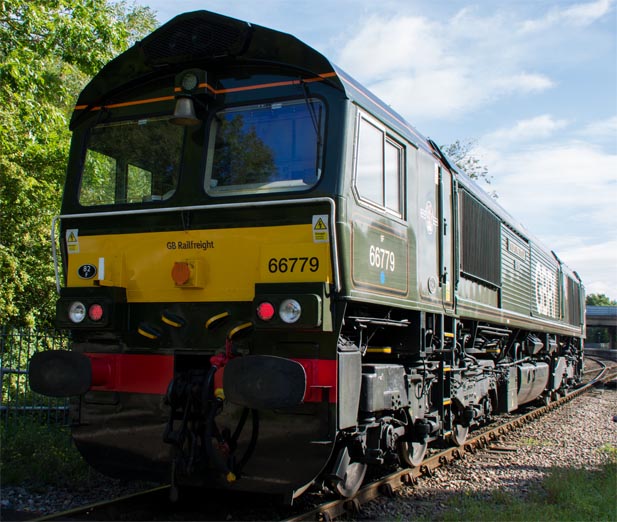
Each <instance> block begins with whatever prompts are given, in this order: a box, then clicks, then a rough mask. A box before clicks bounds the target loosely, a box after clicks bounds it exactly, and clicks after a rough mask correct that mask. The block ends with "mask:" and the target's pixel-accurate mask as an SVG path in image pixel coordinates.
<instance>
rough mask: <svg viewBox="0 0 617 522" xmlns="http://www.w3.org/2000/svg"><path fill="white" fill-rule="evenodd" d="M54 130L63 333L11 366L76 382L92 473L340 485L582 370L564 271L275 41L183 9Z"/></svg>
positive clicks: (366, 106) (374, 110)
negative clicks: (66, 152) (68, 138)
mask: <svg viewBox="0 0 617 522" xmlns="http://www.w3.org/2000/svg"><path fill="white" fill-rule="evenodd" d="M71 129H72V131H73V141H72V147H71V151H70V158H69V162H68V171H67V178H66V186H65V192H64V199H63V203H62V215H61V216H59V217H58V218H56V219H55V220H54V222H53V225H52V228H53V232H52V235H53V244H54V257H55V259H56V266H57V268H58V277H57V278H58V290H59V293H60V297H59V300H58V305H57V323H58V325H59V326H60V327H63V328H68V329H70V331H71V333H72V350H71V351H70V352H44V353H42V354H39V355H37V356H35V357H34V358H33V359H32V361H31V365H30V378H31V385H32V388H33V389H35V390H36V391H39V392H41V393H45V394H48V395H55V396H71V397H72V401H71V404H72V417H73V426H72V433H73V438H74V440H75V443H76V444H77V447H78V448H79V450H80V451H81V452H82V454H83V455H84V457H85V458H86V459H87V460H88V461H89V462H90V463H91V464H92V465H93V466H95V467H96V468H98V469H99V470H101V471H103V472H105V473H108V474H110V475H114V476H119V477H140V478H148V479H153V478H155V479H160V480H171V481H172V483H173V484H174V485H175V486H181V485H185V484H186V485H201V486H204V487H213V488H232V489H233V488H235V489H238V490H249V491H261V492H268V493H274V494H280V495H283V496H284V497H285V498H286V499H287V501H291V500H293V498H295V497H297V496H298V495H300V494H301V493H302V492H303V491H305V490H306V489H307V488H308V487H309V486H311V485H316V486H326V487H329V488H331V489H333V490H335V491H336V492H338V493H339V494H340V495H342V496H352V495H354V494H355V492H356V491H357V489H358V487H359V486H360V484H361V483H362V480H363V477H364V474H365V472H366V469H367V466H368V465H382V464H392V463H396V462H399V463H400V464H402V465H405V466H417V465H419V464H420V463H421V462H422V460H423V458H424V455H425V453H426V450H427V447H428V445H429V444H431V443H437V444H438V443H453V444H458V445H460V444H463V442H464V441H465V438H466V436H467V433H468V431H469V429H470V428H472V427H474V426H475V425H479V424H481V423H483V422H485V421H486V420H487V419H489V418H490V416H491V415H492V414H494V413H496V412H509V411H513V410H515V409H517V408H518V407H519V406H520V405H522V404H526V403H530V402H532V401H536V400H543V401H550V400H551V399H553V398H554V397H555V396H557V395H559V394H562V393H565V391H566V390H567V389H568V388H571V387H572V386H574V385H575V384H576V383H577V382H579V381H580V378H581V374H582V365H583V360H582V348H583V335H584V329H583V322H584V319H583V302H584V290H583V286H582V283H581V281H580V279H579V277H578V275H577V274H576V272H572V271H571V270H570V269H568V268H567V267H566V266H565V265H564V264H563V263H562V262H561V261H560V260H559V258H558V257H557V256H556V255H555V254H554V253H553V252H551V251H549V250H546V249H545V248H544V247H543V246H541V245H540V244H539V243H538V242H537V241H536V240H535V239H534V238H533V237H532V236H531V235H530V234H529V232H528V231H527V230H525V228H523V227H522V226H521V225H520V224H519V223H517V222H516V221H515V220H514V219H513V218H512V217H511V216H509V215H508V214H507V213H506V212H505V211H504V210H503V209H502V208H500V207H499V206H498V205H497V204H496V203H495V201H494V200H492V199H491V198H490V197H488V196H487V195H486V194H485V193H484V192H483V191H482V190H481V189H480V188H479V187H478V186H477V185H475V183H474V182H473V181H471V180H470V179H468V178H467V177H466V176H465V175H464V174H463V173H461V172H460V171H458V170H457V169H456V167H454V166H453V165H452V164H451V163H450V162H449V161H448V158H447V157H445V156H444V155H443V154H442V152H441V151H440V150H439V148H438V147H437V146H436V145H435V143H434V142H432V141H431V140H427V139H426V138H425V137H423V136H422V135H421V134H420V133H419V132H418V131H416V130H415V129H414V128H413V127H412V126H410V125H409V124H408V123H407V122H406V121H405V120H404V119H403V118H402V117H401V116H400V115H398V114H397V113H396V112H394V111H393V110H392V109H391V108H390V107H388V106H387V105H385V104H384V103H383V102H381V101H380V100H379V99H377V98H376V97H375V96H374V95H373V94H371V93H370V92H369V91H367V90H366V89H365V88H364V87H362V86H361V85H360V84H358V83H357V82H356V81H354V80H353V79H352V78H351V77H349V76H348V75H347V74H346V73H344V72H343V71H342V70H340V69H339V68H338V67H337V66H335V65H334V64H332V63H331V62H330V61H329V60H328V59H326V58H325V57H324V56H322V55H321V54H320V53H318V52H317V51H315V50H313V49H312V48H310V47H309V46H307V45H306V44H304V43H302V42H301V41H299V40H297V39H296V38H294V37H293V36H290V35H288V34H284V33H281V32H278V31H274V30H271V29H267V28H264V27H260V26H257V25H253V24H249V23H246V22H243V21H239V20H235V19H231V18H228V17H225V16H221V15H218V14H214V13H210V12H206V11H197V12H193V13H187V14H184V15H181V16H178V17H176V18H174V19H173V20H171V21H170V22H168V23H167V24H165V25H163V26H162V27H160V28H159V29H157V30H156V31H154V32H153V33H152V34H151V35H149V36H148V37H147V38H145V39H144V40H143V41H141V42H139V43H137V44H136V45H134V46H133V47H132V48H130V49H129V50H127V51H126V52H124V53H123V54H121V55H120V56H118V57H117V58H116V59H114V60H112V61H111V62H110V63H109V64H107V65H106V66H105V67H104V68H103V69H102V70H101V71H100V72H99V73H98V74H97V75H96V76H95V77H94V78H93V79H92V81H91V82H90V83H89V84H88V85H87V86H86V88H85V89H84V90H83V92H82V93H81V95H80V97H79V100H78V101H77V105H76V107H75V111H74V113H73V116H72V120H71ZM57 244H59V247H60V254H61V255H58V254H57V252H56V249H57Z"/></svg>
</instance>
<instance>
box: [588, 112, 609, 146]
mask: <svg viewBox="0 0 617 522" xmlns="http://www.w3.org/2000/svg"><path fill="white" fill-rule="evenodd" d="M580 135H581V136H585V137H589V138H593V139H598V140H608V141H610V142H612V143H613V144H614V145H617V115H615V116H611V117H610V118H606V119H605V120H599V121H594V122H592V123H590V124H588V125H587V126H586V127H585V128H584V129H582V130H581V131H580Z"/></svg>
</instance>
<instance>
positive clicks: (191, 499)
mask: <svg viewBox="0 0 617 522" xmlns="http://www.w3.org/2000/svg"><path fill="white" fill-rule="evenodd" d="M589 359H591V358H589ZM593 360H594V361H597V364H598V366H600V368H599V369H596V368H593V369H589V370H587V371H586V373H587V374H594V373H595V374H596V375H594V376H593V378H591V379H590V380H589V382H587V383H586V384H584V385H583V386H581V387H580V388H578V389H577V390H574V391H573V392H571V393H570V394H568V395H567V396H565V397H560V398H559V399H557V400H555V401H553V402H551V403H550V404H547V405H544V406H542V407H540V408H536V409H534V410H532V411H529V412H526V413H523V414H521V415H520V416H517V417H516V418H513V419H509V420H508V421H507V422H505V423H500V424H499V425H495V426H488V427H485V429H484V430H481V431H480V432H478V433H477V434H476V435H472V436H470V438H469V439H468V440H467V441H466V442H465V444H463V445H462V446H459V447H451V448H447V449H444V450H441V451H439V452H437V453H435V454H433V455H431V456H429V457H428V458H427V459H425V460H424V462H423V463H422V465H421V466H419V467H417V468H407V469H399V470H397V471H395V472H393V473H391V474H389V475H387V476H384V477H381V478H379V479H377V480H374V481H372V482H370V483H369V484H366V485H365V486H363V487H362V488H361V489H360V490H359V491H358V493H357V494H356V496H355V497H354V498H352V499H335V500H332V499H329V500H327V501H325V502H320V501H319V500H316V499H315V498H313V499H312V500H309V499H305V498H304V497H302V499H301V503H300V505H297V506H294V508H293V512H294V514H293V515H291V516H290V512H289V510H287V512H285V513H284V512H283V508H279V509H278V510H277V511H272V509H273V508H272V505H273V504H274V503H275V502H274V501H273V500H272V499H268V498H264V497H263V495H262V496H258V495H246V496H245V495H242V497H241V498H242V502H239V501H238V496H237V495H238V493H233V492H232V493H229V494H227V493H222V492H203V491H200V492H199V493H198V494H196V495H190V494H189V495H186V496H185V497H184V498H182V499H181V501H180V502H179V503H172V502H170V500H169V496H170V486H168V485H164V486H160V487H157V488H153V489H150V490H147V491H144V492H140V493H136V494H133V495H127V496H124V497H120V498H116V499H112V500H110V501H105V502H99V503H95V504H91V505H87V506H83V507H80V508H76V509H72V510H69V511H64V512H61V513H54V514H52V515H48V516H44V517H41V518H38V519H36V520H37V521H51V520H204V521H205V520H258V519H262V520H272V519H276V518H279V519H281V518H283V517H286V518H284V520H286V521H289V522H291V521H302V520H317V521H328V520H333V519H336V518H338V517H340V516H342V515H345V514H355V513H358V512H359V511H360V509H361V506H362V505H363V504H365V503H367V502H370V501H372V500H374V499H376V498H378V497H380V496H394V495H395V494H396V490H397V489H399V488H401V487H402V486H404V485H413V484H415V483H417V481H418V480H420V479H421V477H423V476H430V475H432V474H433V472H434V471H435V470H436V469H437V468H439V467H441V466H445V465H447V464H449V463H450V462H452V461H454V460H457V459H461V458H464V457H465V456H467V455H473V454H475V453H476V452H478V451H480V450H483V449H485V448H490V449H493V450H495V451H500V450H503V451H507V448H505V449H504V448H503V447H500V446H499V445H498V441H499V439H500V438H501V437H503V436H504V435H506V434H507V433H509V432H511V431H513V430H516V429H517V428H519V427H522V426H523V425H525V424H526V423H528V422H530V421H532V420H534V419H536V418H538V417H540V416H541V415H544V414H545V413H547V412H549V411H551V410H554V409H556V408H558V407H560V406H561V405H563V404H565V403H567V402H569V401H571V400H572V399H574V398H575V397H578V396H579V395H581V394H583V393H585V392H586V391H587V390H589V389H591V388H592V387H593V386H594V385H595V384H597V383H598V382H600V381H602V380H605V379H610V378H614V376H615V374H617V363H615V362H612V361H611V362H609V364H606V363H605V362H604V361H601V360H596V359H593ZM239 504H243V505H245V506H247V505H248V506H251V507H250V511H249V510H248V509H244V508H239V506H238V505H239ZM308 504H311V505H310V506H307V505H308ZM316 504H317V505H316ZM230 506H232V507H233V509H232V508H231V507H230Z"/></svg>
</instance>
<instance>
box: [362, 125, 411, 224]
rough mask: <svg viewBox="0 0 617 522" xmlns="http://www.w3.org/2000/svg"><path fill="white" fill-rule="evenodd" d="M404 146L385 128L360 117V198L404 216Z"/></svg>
mask: <svg viewBox="0 0 617 522" xmlns="http://www.w3.org/2000/svg"><path fill="white" fill-rule="evenodd" d="M403 152H404V150H403V146H402V145H401V144H400V143H398V142H397V141H396V139H395V138H394V137H393V136H391V135H390V134H389V133H388V132H387V131H386V129H385V128H383V127H381V126H380V125H379V124H377V123H373V122H372V121H369V120H368V119H367V118H365V117H364V116H362V117H360V123H359V129H358V142H357V156H356V157H357V162H356V189H357V191H358V195H359V196H360V199H362V200H364V201H367V202H369V203H371V204H373V205H377V206H378V207H380V208H382V209H384V210H388V211H390V212H393V213H395V214H397V215H399V216H402V215H403V205H402V173H403V161H404V153H403Z"/></svg>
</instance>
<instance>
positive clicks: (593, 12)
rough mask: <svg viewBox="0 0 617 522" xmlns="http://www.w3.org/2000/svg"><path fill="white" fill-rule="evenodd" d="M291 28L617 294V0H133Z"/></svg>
mask: <svg viewBox="0 0 617 522" xmlns="http://www.w3.org/2000/svg"><path fill="white" fill-rule="evenodd" d="M136 3H137V4H140V5H145V6H149V7H150V8H152V9H153V11H155V12H156V14H157V19H158V20H159V22H160V23H165V22H167V21H168V20H170V19H171V18H173V17H174V16H176V15H178V14H181V13H183V12H188V11H195V10H200V9H205V10H209V11H214V12H217V13H220V14H224V15H227V16H231V17H234V18H239V19H241V20H245V21H248V22H251V23H254V24H258V25H262V26H266V27H270V28H273V29H277V30H279V31H283V32H286V33H290V34H293V35H294V36H296V37H298V38H299V39H300V40H302V41H304V42H305V43H307V44H308V45H310V46H311V47H313V48H315V49H316V50H318V51H320V52H321V53H322V54H324V55H325V56H326V57H327V58H329V59H330V60H331V61H332V62H334V63H335V64H337V65H338V66H339V67H341V68H342V69H343V70H345V71H346V72H347V73H348V74H350V75H351V76H353V77H354V78H355V79H356V80H358V81H360V82H361V83H362V84H363V85H365V86H366V87H368V88H369V89H370V90H371V91H373V92H374V93H375V94H377V96H379V97H380V98H381V99H382V100H383V101H384V102H385V103H387V104H388V105H390V106H391V107H393V108H394V109H395V110H397V111H398V112H399V113H400V114H402V115H403V116H404V117H405V118H406V119H407V120H408V121H409V122H410V123H411V124H412V125H414V126H415V127H416V128H417V129H418V130H419V131H420V132H421V133H422V134H424V135H425V136H427V137H430V138H432V139H433V140H434V141H435V142H437V143H439V144H442V145H447V144H450V143H453V142H454V141H456V140H459V141H461V142H463V143H468V142H472V143H473V149H472V154H473V155H474V156H475V157H477V158H478V159H479V160H480V162H481V163H482V164H483V165H485V166H486V167H487V168H488V171H489V174H490V175H491V176H492V178H493V180H492V183H491V185H490V186H488V185H486V188H487V190H489V191H492V190H494V191H496V192H497V194H498V196H499V199H498V203H499V204H500V205H502V206H503V207H504V208H505V209H506V210H507V211H508V212H509V213H510V214H512V215H513V216H514V217H515V218H517V220H518V221H519V222H520V223H522V224H523V225H524V226H525V227H526V228H527V229H528V230H529V231H531V232H532V234H533V235H534V236H535V237H536V238H538V239H539V240H540V241H541V242H542V243H543V244H544V245H546V246H547V247H549V248H550V249H552V250H554V251H555V252H556V253H557V255H558V256H559V258H560V259H561V260H562V261H563V262H565V263H566V264H567V265H568V266H570V267H571V268H572V269H573V270H576V271H577V272H578V273H579V274H580V276H581V278H582V280H583V282H584V284H585V287H586V291H587V293H588V294H589V293H603V294H606V295H608V296H609V297H611V298H612V299H617V5H616V3H617V0H587V1H586V0H513V1H509V2H500V1H495V0H478V1H463V0H440V1H438V2H437V1H435V0H379V1H376V0H311V1H308V0H210V1H208V0H175V1H170V0H138V1H137V2H136Z"/></svg>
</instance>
